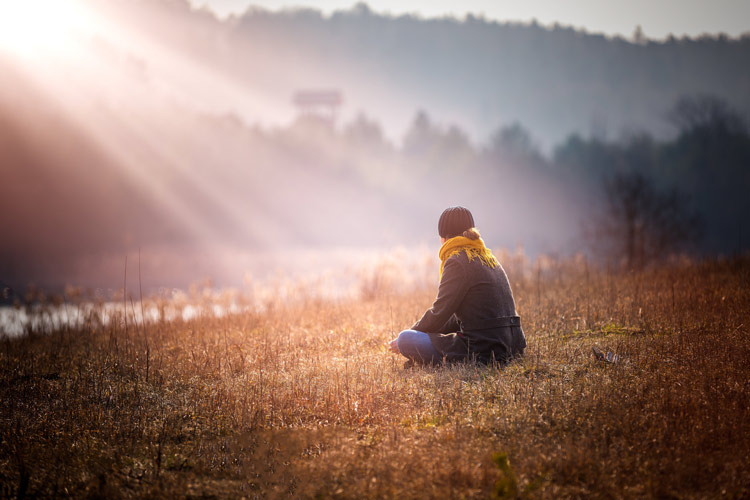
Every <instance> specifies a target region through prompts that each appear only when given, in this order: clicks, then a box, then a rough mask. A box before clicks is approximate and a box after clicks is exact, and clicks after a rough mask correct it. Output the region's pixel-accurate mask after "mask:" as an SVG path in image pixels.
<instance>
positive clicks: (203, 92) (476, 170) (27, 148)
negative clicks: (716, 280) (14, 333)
mask: <svg viewBox="0 0 750 500" xmlns="http://www.w3.org/2000/svg"><path fill="white" fill-rule="evenodd" d="M206 3H209V2H200V1H196V2H194V4H191V3H189V2H187V0H151V1H148V2H145V1H135V0H132V1H125V0H121V1H117V0H101V1H97V2H94V1H93V0H91V1H85V0H80V1H75V0H62V1H59V2H45V1H41V0H30V1H29V2H23V3H18V4H16V5H13V4H6V5H4V6H3V7H0V33H1V34H0V75H2V85H1V86H0V162H1V163H0V169H1V171H0V175H1V176H2V181H1V184H0V235H2V246H1V247H0V282H2V283H0V284H1V285H2V286H4V287H12V288H15V289H22V288H23V287H24V286H25V285H26V284H28V283H31V282H34V283H37V284H39V285H41V286H44V287H51V288H55V287H61V286H63V285H64V284H66V283H74V284H82V285H86V286H94V287H117V286H120V285H121V281H122V275H123V267H124V261H125V257H126V256H129V259H130V260H129V265H130V266H131V267H130V269H131V271H132V269H133V266H134V265H136V264H135V263H136V262H137V260H136V259H137V256H138V252H139V249H140V254H141V260H142V266H143V270H142V271H143V276H144V282H145V283H146V286H147V287H149V288H153V287H159V286H185V285H187V284H189V283H191V282H194V281H197V280H200V279H203V278H204V277H206V276H211V277H213V278H214V280H215V282H216V283H217V284H218V285H235V284H238V283H242V282H243V280H246V279H247V277H248V275H250V276H262V275H264V274H268V273H269V272H272V271H273V270H274V269H277V268H286V269H291V270H293V271H294V272H297V271H300V270H306V271H310V270H311V269H313V270H314V269H316V268H319V267H323V266H330V265H337V264H342V263H344V262H346V263H352V262H355V263H356V261H357V260H358V259H359V258H361V257H362V256H364V255H367V256H372V255H373V254H374V255H377V253H378V251H380V250H382V249H387V248H393V247H397V246H401V247H405V248H413V247H420V248H429V249H434V250H435V251H436V250H437V245H438V242H437V234H436V231H437V230H436V226H437V218H438V216H439V214H440V212H441V211H442V209H443V208H445V207H446V206H450V205H455V204H463V205H466V206H468V207H470V208H471V209H472V211H473V212H474V214H475V219H476V220H477V223H478V226H479V227H480V229H481V230H482V232H483V235H484V236H485V239H486V240H487V243H488V244H489V245H490V246H492V247H493V248H498V247H509V248H515V247H517V246H519V245H522V246H523V248H524V251H525V252H526V253H527V254H529V255H531V256H535V255H538V254H540V253H547V254H555V255H569V254H573V253H575V252H579V251H586V252H593V251H594V250H593V249H594V248H595V247H596V245H592V244H591V241H590V240H591V238H592V236H591V235H592V231H591V230H590V229H591V227H592V225H595V220H596V217H594V215H595V214H597V213H606V212H607V209H608V207H609V208H611V203H610V205H608V198H609V199H611V198H612V196H611V195H609V194H608V191H607V190H606V189H605V188H606V186H607V181H608V179H610V178H611V175H612V174H613V173H615V172H640V173H643V174H644V175H645V176H646V177H647V179H648V182H649V185H651V186H654V189H655V190H656V191H658V192H665V193H666V192H671V191H672V190H677V191H679V193H680V196H681V199H684V200H685V201H684V203H682V204H681V205H680V207H681V208H683V209H684V210H686V211H687V210H688V209H689V210H690V212H691V213H696V214H697V215H699V216H700V217H699V218H696V219H695V220H696V221H698V219H700V224H699V225H698V223H697V222H696V226H695V235H696V238H689V240H690V243H691V245H689V246H688V245H686V246H685V247H684V248H680V249H679V250H680V251H690V252H693V253H698V254H712V255H713V254H731V253H736V252H742V251H743V249H744V248H746V243H744V240H746V239H747V234H748V231H749V230H750V228H748V227H747V224H746V222H745V221H744V217H745V214H747V213H750V206H749V205H748V201H747V199H746V198H747V196H746V193H747V192H748V191H747V190H748V188H750V175H749V174H748V169H749V168H750V154H749V153H748V152H749V151H750V148H749V147H748V133H747V121H746V117H747V115H748V113H750V92H749V90H750V65H748V64H747V61H749V60H750V36H747V35H742V36H740V35H739V33H741V32H744V29H743V26H742V24H741V23H746V22H747V19H750V16H748V15H746V14H747V4H746V3H745V2H718V3H712V4H711V7H710V8H709V7H708V4H704V3H701V2H671V3H670V2H664V3H659V7H653V8H652V7H648V8H647V7H643V8H642V9H639V8H637V6H638V2H636V3H635V4H633V3H632V2H629V3H627V4H626V3H624V2H622V3H619V4H618V3H615V4H612V5H609V4H607V5H608V7H607V9H606V10H603V11H602V10H597V9H596V8H594V7H591V8H588V9H583V8H581V6H582V5H585V4H586V3H585V2H584V3H581V4H576V5H577V7H576V6H572V7H570V9H569V10H568V11H560V10H556V9H559V8H560V7H559V6H558V7H553V6H551V5H550V6H547V7H545V5H546V4H545V3H543V2H537V4H536V5H537V7H536V8H538V9H539V11H538V12H536V13H534V12H531V11H528V10H515V11H508V12H507V16H506V15H505V13H504V12H502V11H498V10H495V6H497V5H505V4H503V3H502V2H499V3H497V4H495V3H488V4H487V6H486V8H484V7H483V6H481V5H480V4H479V3H474V4H472V3H467V4H466V5H467V7H466V9H467V10H468V11H473V12H475V14H471V15H466V14H465V11H462V12H458V11H453V10H447V9H448V7H447V5H448V4H446V3H442V4H441V3H440V2H430V3H429V4H428V3H424V4H421V3H413V4H407V5H409V7H408V8H406V7H405V8H403V9H402V8H401V7H397V6H395V4H394V5H390V4H388V3H386V2H383V3H378V5H377V10H374V9H372V8H370V7H368V6H367V5H365V4H358V5H356V6H353V7H351V8H347V9H345V10H336V9H338V5H339V4H335V3H321V4H320V5H321V7H322V8H323V9H324V10H323V11H321V10H317V9H315V8H310V7H305V8H296V9H283V10H267V9H264V8H261V7H251V8H249V9H246V8H245V3H244V2H234V3H232V5H230V3H229V2H220V1H216V2H210V3H211V4H212V7H213V8H215V9H216V11H217V12H220V13H221V14H222V15H221V16H218V17H217V16H216V15H215V14H214V12H212V11H210V10H207V8H206V7H202V6H203V5H204V4H206ZM558 4H559V5H562V3H557V2H555V3H554V5H555V6H557V5H558ZM267 5H269V6H270V7H273V8H276V7H277V6H281V5H282V4H281V3H275V4H274V3H270V4H267ZM284 5H286V4H284ZM508 5H509V4H508ZM596 5H598V4H596ZM626 5H628V6H631V10H629V15H628V16H627V17H624V19H628V20H629V21H628V22H629V23H630V24H633V26H632V29H631V30H630V31H631V33H630V34H629V35H625V36H621V35H619V34H618V33H622V30H624V29H625V28H623V27H618V26H617V25H614V24H611V23H612V20H613V19H616V18H623V16H619V15H617V12H619V10H620V9H625V7H624V6H626ZM506 7H507V6H506ZM228 9H229V10H231V9H233V10H234V12H235V14H234V15H227V14H228V12H229V10H228ZM508 9H509V7H508ZM477 11H484V12H485V15H484V16H481V15H480V14H479V13H476V12H477ZM584 11H585V12H584ZM387 12H390V13H387ZM403 12H411V13H412V14H404V13H403ZM445 12H455V13H456V14H457V15H459V16H460V17H440V18H434V17H430V16H433V15H437V14H442V13H445ZM555 12H558V13H559V16H560V19H559V20H560V22H561V24H554V20H555V18H551V17H549V16H553V15H555V14H554V13H555ZM584 13H589V14H590V15H591V16H594V17H591V18H589V17H586V16H585V15H584ZM631 14H632V15H636V16H637V17H638V18H637V19H635V18H634V17H631ZM587 15H588V14H587ZM530 16H533V17H534V18H536V19H538V20H539V21H538V22H532V21H530V20H528V18H529V17H530ZM508 18H510V19H520V20H521V21H520V22H519V21H512V22H509V21H506V20H505V19H508ZM634 19H635V22H637V24H639V25H641V26H642V27H643V30H642V31H641V32H638V31H635V32H633V29H635V22H634V21H633V20H634ZM667 20H669V21H670V22H674V23H676V24H674V25H671V24H668V23H667ZM589 23H591V24H589ZM697 23H699V24H697ZM700 23H702V24H700ZM738 23H740V24H738ZM570 24H572V25H574V26H576V27H575V28H573V27H570V26H569V25H570ZM700 26H703V27H704V29H701V27H700ZM664 30H670V32H674V33H676V34H677V35H676V36H669V35H668V34H665V31H664ZM703 31H709V32H712V33H714V34H712V35H701V36H696V34H697V33H700V32H703ZM717 31H726V32H728V33H730V35H729V36H728V35H725V34H719V33H717ZM682 33H690V35H691V36H682ZM650 36H654V37H658V38H659V39H658V40H654V39H651V38H649V37H650ZM306 90H331V91H336V92H339V93H340V95H341V96H342V97H343V104H342V105H341V106H340V107H339V108H338V109H337V113H336V115H335V116H334V117H333V118H329V117H328V116H327V115H324V114H322V113H316V112H313V113H308V114H305V115H302V114H301V113H300V110H299V109H297V108H296V106H295V104H294V102H293V96H294V95H295V93H297V92H299V91H306ZM610 184H611V183H610ZM652 205H653V206H654V207H658V206H662V205H659V204H658V203H652ZM650 210H652V212H649V213H655V212H654V211H658V210H659V209H658V208H653V209H650ZM651 218H652V219H655V218H658V217H656V216H655V215H654V216H652V217H651ZM685 220H690V221H692V220H693V219H692V218H686V219H685ZM597 227H598V226H597ZM593 233H596V231H593ZM699 233H700V238H698V237H697V236H698V234H699ZM594 238H596V236H594ZM602 238H604V237H603V236H602ZM683 239H684V238H683ZM681 241H682V240H681ZM685 241H688V239H685ZM675 249H676V247H675Z"/></svg>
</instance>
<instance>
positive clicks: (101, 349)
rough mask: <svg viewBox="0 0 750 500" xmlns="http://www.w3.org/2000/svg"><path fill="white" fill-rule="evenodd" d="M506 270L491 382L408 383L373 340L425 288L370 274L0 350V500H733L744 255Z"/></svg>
mask: <svg viewBox="0 0 750 500" xmlns="http://www.w3.org/2000/svg"><path fill="white" fill-rule="evenodd" d="M501 257H503V261H504V265H505V267H506V269H507V271H508V274H509V277H510V279H511V283H512V286H513V289H514V293H515V296H516V301H517V304H518V308H519V311H520V314H521V315H522V317H523V322H524V329H525V332H526V335H527V339H528V344H529V347H528V349H527V352H526V356H525V357H524V358H523V359H522V360H521V361H518V362H514V363H512V364H511V365H509V366H506V367H504V368H502V369H500V370H497V369H493V368H490V367H483V366H472V365H454V366H448V367H443V368H419V369H411V370H404V369H403V368H402V361H403V360H402V359H401V358H399V357H398V356H395V355H393V354H390V353H388V352H387V351H386V349H385V347H384V344H385V343H386V342H387V341H388V340H390V339H391V338H392V336H393V335H394V334H395V333H397V331H398V330H399V329H401V328H404V327H408V326H410V325H411V324H412V323H413V321H414V320H415V319H416V318H417V317H418V316H419V315H420V314H421V313H422V312H423V310H424V309H425V308H426V307H428V306H429V305H430V303H431V301H432V298H433V296H434V292H435V290H434V288H431V287H426V288H422V289H414V288H409V289H408V292H404V291H403V290H401V289H400V287H399V285H398V283H396V282H394V281H393V280H392V279H391V278H392V277H384V276H380V277H378V276H375V275H373V274H372V273H369V274H366V279H364V278H363V280H364V281H363V289H362V294H361V297H360V298H359V299H343V298H342V299H337V300H333V299H320V298H315V297H312V296H311V297H308V298H304V297H303V299H302V300H296V301H294V302H289V301H286V300H283V301H282V300H279V301H277V302H273V301H272V300H271V301H269V302H267V303H266V304H265V306H264V307H263V308H262V309H261V308H259V309H256V310H254V311H253V312H245V313H242V314H235V315H227V316H223V317H217V316H214V315H210V314H201V315H199V316H198V317H196V318H194V319H191V320H189V321H184V320H181V319H179V318H177V319H175V320H173V321H163V320H161V321H156V322H154V323H151V324H146V325H145V326H144V325H142V324H141V323H139V322H134V321H133V318H132V317H131V318H130V319H129V321H128V323H127V328H126V327H125V322H124V318H123V317H119V318H114V320H113V321H110V322H108V323H100V322H97V321H94V319H95V318H93V317H92V321H90V322H88V323H85V324H84V325H83V326H80V327H75V328H71V327H65V326H62V327H59V328H56V329H54V330H53V331H48V332H44V333H41V334H40V333H32V334H30V335H27V336H24V337H22V338H16V339H5V340H3V341H2V346H1V350H0V351H1V352H0V394H1V396H0V432H1V434H0V488H1V490H0V496H3V495H5V496H13V497H24V496H27V497H35V496H36V497H90V498H120V497H123V498H130V497H193V498H197V497H203V498H239V497H245V498H311V497H314V498H488V497H493V496H494V497H499V498H515V497H521V498H582V497H599V498H633V497H637V498H707V497H713V498H748V496H750V474H748V465H747V464H748V463H750V418H749V417H750V411H749V410H748V408H750V377H749V375H750V342H749V340H748V330H749V329H750V322H749V320H750V318H748V311H750V260H748V259H736V260H727V261H713V262H704V263H675V264H672V265H670V266H667V267H663V268H659V269H652V270H649V271H648V272H643V273H619V272H614V271H607V270H606V269H597V268H594V267H592V266H589V265H588V264H587V263H586V262H585V261H583V260H578V261H564V262H563V261H554V260H546V261H537V262H536V263H534V264H533V265H529V264H528V263H527V262H524V261H523V259H522V258H515V257H514V256H509V255H503V256H501ZM266 300H267V301H268V300H269V299H266ZM137 307H138V304H136V305H135V307H134V308H131V312H134V311H135V309H136V308H137ZM592 346H597V347H599V348H601V349H604V350H609V351H613V352H616V353H617V354H619V355H620V356H621V357H622V359H621V361H620V362H618V363H616V364H600V363H598V362H596V361H595V360H594V357H593V356H592V354H591V348H592Z"/></svg>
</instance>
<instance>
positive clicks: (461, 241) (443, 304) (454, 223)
mask: <svg viewBox="0 0 750 500" xmlns="http://www.w3.org/2000/svg"><path fill="white" fill-rule="evenodd" d="M438 233H439V234H440V241H441V243H442V247H441V248H440V253H439V255H440V286H439V288H438V293H437V298H436V299H435V302H434V303H433V304H432V307H431V308H430V309H428V310H427V312H425V313H424V315H423V316H422V318H421V319H420V320H419V321H417V322H416V323H415V324H414V326H412V327H411V328H410V329H409V330H404V331H402V332H401V333H400V334H399V336H398V337H397V338H396V339H394V340H392V341H391V343H390V349H391V351H392V352H395V353H401V354H403V355H404V356H406V357H407V358H409V361H407V363H406V365H405V366H406V367H408V366H410V365H412V364H414V363H417V364H440V363H442V362H444V361H445V362H456V361H476V362H479V363H487V364H489V363H498V364H505V363H507V362H508V361H510V360H511V359H513V358H515V357H517V356H521V355H522V354H523V350H524V348H525V347H526V338H525V337H524V334H523V330H522V329H521V318H519V317H518V315H517V313H516V304H515V301H514V300H513V292H512V291H511V289H510V283H509V282H508V277H507V275H506V274H505V270H504V269H503V268H502V266H501V265H500V263H499V262H498V261H497V259H496V258H495V256H494V255H493V254H492V251H491V250H490V249H488V248H487V247H486V246H485V244H484V241H482V238H481V237H480V234H479V231H478V230H477V228H476V227H474V217H473V216H472V214H471V212H470V211H469V210H468V209H466V208H464V207H450V208H447V209H445V211H444V212H443V213H442V215H441V216H440V220H439V222H438Z"/></svg>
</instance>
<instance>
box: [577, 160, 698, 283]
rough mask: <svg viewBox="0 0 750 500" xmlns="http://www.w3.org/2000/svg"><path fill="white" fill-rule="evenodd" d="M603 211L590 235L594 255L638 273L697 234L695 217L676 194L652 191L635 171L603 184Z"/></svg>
mask: <svg viewBox="0 0 750 500" xmlns="http://www.w3.org/2000/svg"><path fill="white" fill-rule="evenodd" d="M604 194H605V196H606V198H605V203H604V210H603V211H602V212H601V213H600V214H599V215H598V216H597V217H594V220H593V222H594V226H593V231H591V232H590V233H589V236H590V237H591V238H592V246H593V247H594V249H595V251H597V252H599V253H604V254H605V255H606V256H608V257H615V258H616V259H618V260H619V261H621V262H623V263H624V264H625V265H626V266H627V267H628V268H629V269H640V268H643V267H644V266H646V265H647V264H648V263H650V262H653V261H655V260H659V259H661V258H663V257H665V256H667V255H668V254H670V253H672V252H675V251H679V250H683V249H685V248H687V247H688V246H689V245H690V244H691V243H692V242H694V241H695V240H696V239H697V238H698V236H699V233H700V229H699V228H700V223H699V219H698V217H697V216H696V215H695V214H694V213H693V211H692V210H691V209H690V207H689V203H688V200H687V199H686V198H685V196H684V195H682V194H681V193H680V192H679V191H677V190H676V189H671V190H664V191H660V190H657V189H656V188H655V187H654V185H653V184H652V182H651V181H650V180H649V179H648V178H647V177H646V176H644V175H643V174H641V173H639V172H625V173H624V172H618V173H616V174H614V175H613V176H612V177H610V178H609V179H607V180H606V181H605V182H604Z"/></svg>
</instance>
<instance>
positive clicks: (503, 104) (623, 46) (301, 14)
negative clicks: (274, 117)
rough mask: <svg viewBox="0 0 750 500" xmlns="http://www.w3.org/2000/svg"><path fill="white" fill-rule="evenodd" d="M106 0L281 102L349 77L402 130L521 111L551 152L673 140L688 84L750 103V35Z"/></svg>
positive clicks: (352, 94)
mask: <svg viewBox="0 0 750 500" xmlns="http://www.w3.org/2000/svg"><path fill="white" fill-rule="evenodd" d="M106 1H108V2H109V3H111V4H112V8H113V9H115V10H116V13H117V15H118V16H119V17H120V18H123V19H128V20H130V21H131V22H132V23H133V24H134V25H137V26H141V27H142V28H141V29H143V30H149V32H152V33H151V34H152V35H153V36H155V37H157V38H158V39H159V40H161V41H162V42H164V43H168V44H170V45H171V46H173V47H176V48H178V49H179V50H181V51H183V50H187V51H188V52H189V53H190V54H191V57H194V58H195V59H197V60H200V61H202V62H204V63H205V64H206V65H207V67H213V68H217V69H218V70H219V71H221V72H222V73H225V74H230V75H233V76H234V77H236V78H238V79H239V80H240V81H244V82H246V83H247V88H248V91H249V92H259V93H260V94H261V95H263V96H264V97H265V98H266V99H268V100H271V101H274V102H277V103H279V104H280V105H281V104H288V102H289V99H290V96H291V95H292V93H293V92H294V91H296V90H299V89H300V88H304V87H331V88H337V89H340V90H341V91H343V92H344V94H345V97H346V99H347V106H348V108H349V111H350V112H351V113H352V115H353V114H355V113H356V111H357V110H361V111H364V112H368V113H375V111H377V114H374V118H375V119H377V120H378V121H379V122H380V123H382V124H383V126H384V128H385V129H386V133H387V134H388V135H389V136H390V137H392V138H396V137H399V136H401V135H402V132H403V131H404V130H405V127H406V125H407V124H408V122H409V120H410V118H411V117H412V116H413V114H414V112H415V111H416V110H417V109H427V110H430V112H431V113H432V114H433V115H434V116H435V117H436V119H438V120H439V121H441V122H450V123H456V124H457V125H459V126H460V127H461V128H463V129H464V130H466V131H467V132H468V133H469V135H470V136H471V137H472V138H473V139H474V140H477V141H482V140H485V139H486V138H487V136H488V134H489V133H490V132H491V131H492V130H494V129H495V128H497V127H498V126H499V125H501V124H510V123H513V122H521V123H523V124H525V125H526V126H527V127H528V128H529V129H530V130H532V131H534V134H535V138H536V140H538V141H539V143H540V145H541V146H542V147H543V148H544V149H546V150H548V149H549V148H551V147H552V146H553V145H554V144H558V143H560V142H561V141H562V140H564V139H565V138H566V137H567V136H568V135H569V134H570V133H578V134H582V135H594V136H597V137H599V138H610V139H613V138H619V137H620V135H621V134H622V133H631V132H633V131H640V130H646V131H649V132H650V133H652V134H654V135H655V136H656V137H659V138H666V137H668V136H669V134H671V133H672V132H673V131H672V129H671V128H670V127H669V126H667V125H666V123H665V120H664V118H665V117H664V113H665V110H667V109H669V107H670V106H671V105H672V104H673V103H674V102H676V100H677V99H679V98H680V97H683V96H688V95H696V94H710V95H716V96H719V97H721V98H722V99H723V100H725V101H726V102H727V103H728V104H729V105H730V106H732V107H733V108H734V109H736V110H737V111H738V112H739V113H742V114H744V115H748V114H750V64H748V61H750V34H748V35H745V36H743V37H741V38H739V39H734V38H729V37H726V36H721V35H719V36H704V37H700V38H696V39H693V38H674V37H670V38H668V39H667V40H666V41H652V40H648V39H646V38H645V37H643V35H642V34H641V35H637V36H636V34H635V33H634V37H633V39H631V40H626V39H623V38H619V37H606V36H603V35H598V34H590V33H586V32H583V31H579V30H576V29H573V28H570V27H565V26H559V25H555V26H542V25H538V24H519V23H500V22H495V21H491V20H487V19H483V18H481V17H475V16H467V17H466V18H465V19H461V20H459V19H453V18H442V19H421V18H419V17H415V16H411V15H402V16H398V17H392V16H387V15H380V14H376V13H374V12H373V11H372V10H371V9H369V8H368V7H367V5H366V4H364V3H360V4H358V5H357V6H355V7H353V8H352V9H351V10H344V11H339V12H336V13H334V14H332V15H331V16H330V17H328V16H324V15H322V14H321V12H319V11H316V10H313V9H291V10H282V11H276V12H272V11H265V10H262V9H258V8H251V9H250V10H248V11H247V12H246V13H245V14H243V15H242V16H240V17H235V18H231V19H229V20H228V21H226V22H220V21H218V20H216V19H215V18H214V17H213V16H212V15H211V14H209V13H207V12H204V11H193V10H190V8H189V5H188V4H187V0H153V1H149V2H139V1H130V2H119V1H115V0H105V3H106ZM635 28H636V27H635V26H634V29H635ZM258 113H260V112H254V111H252V110H248V111H247V113H246V114H242V113H241V115H242V116H243V118H246V119H247V120H249V121H251V122H252V121H254V120H255V119H256V118H257V119H259V120H261V119H263V118H264V117H263V116H260V115H257V114H258ZM260 114H261V115H262V113H260ZM394 130H395V131H398V133H393V131H394Z"/></svg>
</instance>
